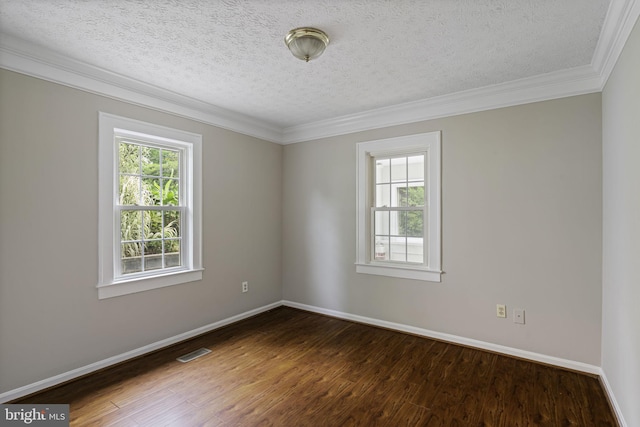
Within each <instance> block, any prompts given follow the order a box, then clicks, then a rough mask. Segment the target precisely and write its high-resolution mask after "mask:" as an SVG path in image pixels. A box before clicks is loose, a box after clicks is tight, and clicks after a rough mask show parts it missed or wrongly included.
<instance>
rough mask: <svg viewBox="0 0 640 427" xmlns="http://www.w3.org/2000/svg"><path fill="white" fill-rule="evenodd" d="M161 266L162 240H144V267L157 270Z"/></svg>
mask: <svg viewBox="0 0 640 427" xmlns="http://www.w3.org/2000/svg"><path fill="white" fill-rule="evenodd" d="M159 268H162V240H154V241H151V242H145V244H144V269H145V271H147V270H157V269H159Z"/></svg>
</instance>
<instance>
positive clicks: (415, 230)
mask: <svg viewBox="0 0 640 427" xmlns="http://www.w3.org/2000/svg"><path fill="white" fill-rule="evenodd" d="M405 213H406V216H405V217H404V224H403V225H404V227H403V231H404V233H402V234H406V235H407V236H408V237H422V230H423V227H424V224H423V212H422V211H409V212H405Z"/></svg>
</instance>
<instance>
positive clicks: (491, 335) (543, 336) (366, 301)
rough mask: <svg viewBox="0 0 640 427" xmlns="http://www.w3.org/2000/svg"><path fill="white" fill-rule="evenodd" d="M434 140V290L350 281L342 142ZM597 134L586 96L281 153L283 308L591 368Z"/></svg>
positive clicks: (597, 253) (596, 286) (347, 147)
mask: <svg viewBox="0 0 640 427" xmlns="http://www.w3.org/2000/svg"><path fill="white" fill-rule="evenodd" d="M435 130H442V153H443V154H442V157H443V159H442V170H443V177H442V178H443V179H442V182H443V185H442V188H443V193H442V194H443V197H442V205H443V208H442V218H443V231H442V233H443V234H442V237H443V270H444V271H445V273H446V274H444V275H443V281H442V283H440V284H438V283H429V282H420V281H413V280H402V279H394V278H387V277H382V276H371V275H364V274H356V273H355V266H354V261H355V224H356V218H355V208H356V202H355V194H356V189H355V183H356V175H355V173H356V172H355V166H356V158H355V155H356V148H355V144H356V143H357V142H361V141H368V140H373V139H380V138H387V137H392V136H398V135H404V134H413V133H418V132H428V131H435ZM601 134H602V129H601V96H600V94H591V95H583V96H577V97H571V98H565V99H559V100H554V101H546V102H540V103H534V104H528V105H523V106H517V107H510V108H504V109H498V110H492V111H486V112H480V113H474V114H468V115H462V116H456V117H449V118H445V119H439V120H433V121H426V122H422V123H415V124H411V125H404V126H398V127H392V128H387V129H382V130H376V131H368V132H362V133H357V134H351V135H343V136H339V137H333V138H327V139H323V140H318V141H312V142H307V143H300V144H294V145H288V146H286V147H285V149H284V174H283V185H284V194H283V197H284V208H283V215H284V221H283V257H284V270H283V280H284V282H283V297H284V298H285V299H286V300H290V301H294V302H297V303H302V304H308V305H312V306H317V307H321V308H325V309H331V310H337V311H342V312H346V313H350V314H355V315H360V316H366V317H371V318H375V319H380V320H386V321H391V322H397V323H401V324H405V325H411V326H415V327H420V328H426V329H429V330H433V331H437V332H443V333H448V334H454V335H457V336H461V337H466V338H472V339H476V340H482V341H486V342H490V343H496V344H501V345H505V346H510V347H514V348H518V349H522V350H529V351H533V352H538V353H542V354H545V355H550V356H556V357H560V358H565V359H569V360H573V361H578V362H583V363H588V364H593V365H597V366H599V365H600V338H601V307H602V306H601V303H602V299H601V291H602V290H601V274H602V269H601V268H602V233H601V229H602V173H601V172H602V169H601V168H602V145H601ZM497 303H503V304H506V305H507V308H508V312H509V318H508V319H506V320H505V319H498V318H496V314H495V311H496V304H497ZM516 307H519V308H524V309H525V310H526V325H524V326H522V325H516V324H514V323H513V319H512V310H513V308H516Z"/></svg>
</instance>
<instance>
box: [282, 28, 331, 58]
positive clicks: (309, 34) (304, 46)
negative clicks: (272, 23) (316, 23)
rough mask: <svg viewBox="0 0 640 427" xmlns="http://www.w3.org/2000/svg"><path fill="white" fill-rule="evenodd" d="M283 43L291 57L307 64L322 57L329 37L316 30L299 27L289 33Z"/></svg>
mask: <svg viewBox="0 0 640 427" xmlns="http://www.w3.org/2000/svg"><path fill="white" fill-rule="evenodd" d="M284 42H285V44H286V45H287V47H288V48H289V50H290V51H291V53H292V54H293V56H295V57H296V58H298V59H302V60H303V61H306V62H309V61H310V60H312V59H315V58H317V57H318V56H320V55H322V52H324V50H325V48H326V47H327V45H328V44H329V36H327V34H326V33H325V32H324V31H322V30H318V29H317V28H310V27H301V28H294V29H293V30H291V31H289V33H288V34H287V36H286V37H285V38H284Z"/></svg>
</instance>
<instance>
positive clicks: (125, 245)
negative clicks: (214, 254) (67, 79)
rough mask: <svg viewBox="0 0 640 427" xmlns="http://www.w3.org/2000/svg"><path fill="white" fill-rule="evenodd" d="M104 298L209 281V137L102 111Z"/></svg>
mask: <svg viewBox="0 0 640 427" xmlns="http://www.w3.org/2000/svg"><path fill="white" fill-rule="evenodd" d="M99 120H100V129H99V156H100V168H99V169H100V170H99V185H100V188H99V227H100V239H99V240H100V242H99V244H100V259H99V261H100V263H99V264H100V265H99V270H100V277H99V283H98V297H99V298H109V297H115V296H119V295H126V294H130V293H134V292H141V291H145V290H149V289H155V288H160V287H164V286H171V285H176V284H179V283H185V282H191V281H195V280H201V279H202V257H201V252H202V250H201V162H200V159H201V157H202V156H201V151H202V148H201V144H202V136H200V135H196V134H192V133H189V132H184V131H180V130H176V129H169V128H166V127H162V126H158V125H153V124H149V123H143V122H139V121H136V120H131V119H127V118H123V117H118V116H114V115H111V114H106V113H100V117H99Z"/></svg>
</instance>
